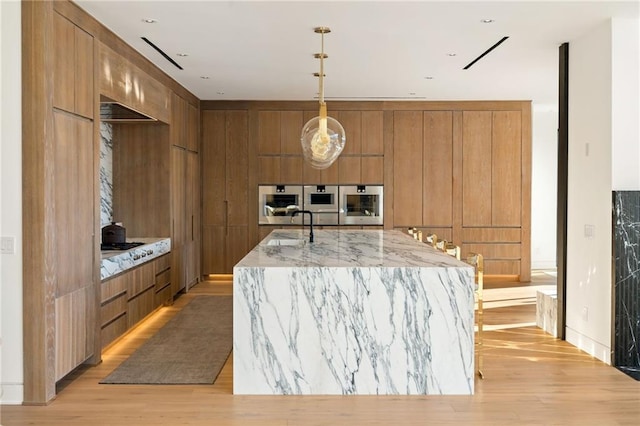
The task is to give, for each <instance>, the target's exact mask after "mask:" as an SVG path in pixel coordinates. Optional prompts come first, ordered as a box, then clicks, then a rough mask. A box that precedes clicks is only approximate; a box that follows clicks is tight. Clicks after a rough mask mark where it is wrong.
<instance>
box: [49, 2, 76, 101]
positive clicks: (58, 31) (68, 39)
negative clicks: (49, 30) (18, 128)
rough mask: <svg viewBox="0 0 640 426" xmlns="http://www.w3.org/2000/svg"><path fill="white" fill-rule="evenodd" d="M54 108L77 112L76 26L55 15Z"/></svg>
mask: <svg viewBox="0 0 640 426" xmlns="http://www.w3.org/2000/svg"><path fill="white" fill-rule="evenodd" d="M53 37H54V43H53V48H54V55H53V106H55V107H57V108H60V109H63V110H65V111H69V112H74V111H75V89H74V85H75V69H74V64H75V25H74V24H73V23H72V22H71V21H69V20H67V19H66V18H65V17H63V16H62V15H60V14H58V13H54V14H53Z"/></svg>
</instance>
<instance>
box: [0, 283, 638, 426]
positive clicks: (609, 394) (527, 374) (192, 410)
mask: <svg viewBox="0 0 640 426" xmlns="http://www.w3.org/2000/svg"><path fill="white" fill-rule="evenodd" d="M553 284H554V278H553V277H551V276H549V275H545V274H534V276H533V278H532V282H531V283H529V284H527V285H523V284H521V283H511V285H507V284H505V283H499V284H496V285H494V286H492V285H491V283H487V285H486V288H487V290H486V292H485V296H486V299H487V300H490V301H489V302H488V303H487V305H488V308H486V310H485V324H488V325H489V326H491V327H493V329H492V330H491V331H488V332H485V345H484V349H483V355H484V372H485V379H484V380H476V393H475V395H473V396H422V397H421V396H411V397H407V396H344V397H341V396H233V395H232V389H233V381H232V369H233V368H232V367H233V359H232V357H230V359H229V360H228V361H227V363H226V364H225V367H224V368H223V370H222V372H221V373H220V376H219V378H218V380H217V381H216V383H215V384H214V385H194V386H183V385H171V386H158V385H100V384H98V382H99V381H100V379H102V378H103V377H105V376H106V375H107V374H108V373H109V372H111V370H113V369H114V368H115V367H116V366H117V365H118V364H119V363H120V362H122V361H123V360H124V359H125V358H126V357H127V356H128V355H129V354H131V353H132V352H133V351H134V350H135V349H136V348H137V347H138V346H139V345H141V344H142V342H144V341H145V339H147V338H148V337H149V336H151V335H153V333H154V332H155V331H157V330H158V329H159V328H160V327H162V325H163V324H165V323H166V322H167V321H168V320H169V319H170V318H171V317H172V316H173V315H175V313H176V312H177V311H178V310H179V309H180V308H181V307H183V306H184V305H185V304H186V303H187V302H188V301H189V300H190V299H191V298H192V297H194V296H195V295H197V294H219V295H223V294H231V285H230V283H223V282H207V281H205V282H203V283H200V284H198V285H197V286H196V287H194V288H193V289H192V290H191V291H190V292H189V293H187V294H184V295H182V296H181V297H180V298H178V299H177V300H176V302H175V304H174V305H173V306H171V307H165V308H162V309H161V310H159V311H158V312H157V313H156V314H154V315H153V317H152V318H150V319H149V320H148V321H146V322H145V323H144V324H143V325H141V326H140V327H137V328H136V329H135V330H134V332H132V333H130V334H128V335H127V336H125V337H124V338H123V339H122V340H120V341H119V342H117V343H116V344H114V345H113V346H111V347H110V348H108V349H107V351H106V352H105V353H104V355H103V362H102V364H100V365H98V366H96V367H86V368H85V367H82V368H80V369H79V370H78V371H75V372H74V373H72V374H71V376H70V377H69V378H68V379H65V380H64V381H62V382H61V383H60V386H59V389H58V391H59V393H58V397H57V398H56V400H54V401H53V402H52V403H51V404H50V405H48V406H46V407H21V406H3V407H1V408H0V423H1V424H2V425H4V426H14V425H15V426H19V425H45V426H46V425H177V424H183V425H248V426H253V425H261V426H263V425H425V424H429V425H432V424H465V425H549V424H555V425H637V424H639V423H640V382H638V381H635V380H633V379H631V378H630V377H628V376H626V375H625V374H623V373H621V372H619V371H618V370H616V369H615V368H613V367H610V366H607V365H605V364H603V363H602V362H600V361H598V360H596V359H594V358H592V357H590V356H589V355H587V354H585V353H583V352H581V351H579V350H578V349H576V348H575V347H573V346H571V345H569V344H567V343H566V342H563V341H560V340H556V339H554V338H553V337H551V336H549V335H547V334H545V333H544V332H542V331H541V330H540V329H539V328H537V327H536V326H535V288H536V286H538V285H553ZM532 295H533V296H532ZM492 304H493V306H492ZM523 324H524V326H522V325H523ZM527 324H529V325H527ZM530 324H533V325H530Z"/></svg>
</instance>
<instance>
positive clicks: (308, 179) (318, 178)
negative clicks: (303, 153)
mask: <svg viewBox="0 0 640 426" xmlns="http://www.w3.org/2000/svg"><path fill="white" fill-rule="evenodd" d="M302 183H304V184H305V185H313V184H314V183H316V184H317V183H323V182H322V170H318V169H314V168H313V167H311V165H310V164H309V163H308V162H306V161H303V164H302Z"/></svg>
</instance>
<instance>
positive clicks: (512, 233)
mask: <svg viewBox="0 0 640 426" xmlns="http://www.w3.org/2000/svg"><path fill="white" fill-rule="evenodd" d="M520 234H521V229H520V228H462V241H464V242H465V243H493V242H501V243H518V242H520V238H521V236H520Z"/></svg>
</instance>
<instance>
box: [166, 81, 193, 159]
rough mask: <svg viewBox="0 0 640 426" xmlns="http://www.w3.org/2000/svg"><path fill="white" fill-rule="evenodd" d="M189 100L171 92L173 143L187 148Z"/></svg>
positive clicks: (171, 132)
mask: <svg viewBox="0 0 640 426" xmlns="http://www.w3.org/2000/svg"><path fill="white" fill-rule="evenodd" d="M186 113H187V102H186V101H185V100H184V99H182V98H181V97H180V96H178V95H177V94H175V93H171V126H169V127H170V134H171V137H170V138H171V145H175V146H180V147H182V148H185V149H187V147H188V145H189V141H188V140H187V117H186Z"/></svg>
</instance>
